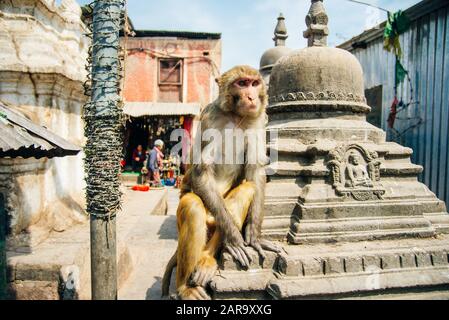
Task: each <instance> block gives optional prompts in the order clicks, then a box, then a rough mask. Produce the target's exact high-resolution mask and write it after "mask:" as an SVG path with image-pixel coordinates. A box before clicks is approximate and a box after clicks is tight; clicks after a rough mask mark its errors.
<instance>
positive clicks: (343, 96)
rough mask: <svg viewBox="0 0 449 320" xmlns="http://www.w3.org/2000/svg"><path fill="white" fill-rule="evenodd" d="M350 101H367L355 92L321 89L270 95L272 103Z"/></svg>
mask: <svg viewBox="0 0 449 320" xmlns="http://www.w3.org/2000/svg"><path fill="white" fill-rule="evenodd" d="M328 100H336V101H350V102H361V103H366V99H365V97H364V96H360V95H356V94H354V93H344V92H338V93H336V92H332V91H327V92H323V91H320V92H318V93H315V92H289V93H284V94H279V95H277V96H271V97H270V103H271V104H272V103H277V102H286V101H328Z"/></svg>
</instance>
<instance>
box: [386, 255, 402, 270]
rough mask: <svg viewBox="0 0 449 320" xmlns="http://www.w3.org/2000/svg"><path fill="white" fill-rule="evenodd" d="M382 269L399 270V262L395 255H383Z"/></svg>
mask: <svg viewBox="0 0 449 320" xmlns="http://www.w3.org/2000/svg"><path fill="white" fill-rule="evenodd" d="M381 263H382V269H384V270H388V269H400V268H401V261H400V259H399V256H398V255H397V254H384V255H382V256H381Z"/></svg>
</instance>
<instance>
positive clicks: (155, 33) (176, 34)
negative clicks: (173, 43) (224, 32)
mask: <svg viewBox="0 0 449 320" xmlns="http://www.w3.org/2000/svg"><path fill="white" fill-rule="evenodd" d="M134 32H135V37H173V38H186V39H205V40H207V39H214V40H218V39H221V33H211V32H192V31H176V30H174V31H171V30H134Z"/></svg>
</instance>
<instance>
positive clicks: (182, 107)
mask: <svg viewBox="0 0 449 320" xmlns="http://www.w3.org/2000/svg"><path fill="white" fill-rule="evenodd" d="M200 112H201V107H200V105H199V104H198V103H162V102H125V106H124V108H123V113H125V114H127V115H130V116H132V117H141V116H171V115H173V116H181V115H193V116H196V115H199V114H200Z"/></svg>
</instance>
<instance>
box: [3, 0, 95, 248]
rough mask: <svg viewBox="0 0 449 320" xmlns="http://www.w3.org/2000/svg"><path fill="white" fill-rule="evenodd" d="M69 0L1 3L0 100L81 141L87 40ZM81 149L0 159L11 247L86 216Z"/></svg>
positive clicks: (32, 242) (77, 9)
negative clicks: (46, 156)
mask: <svg viewBox="0 0 449 320" xmlns="http://www.w3.org/2000/svg"><path fill="white" fill-rule="evenodd" d="M80 15H81V9H80V7H79V5H78V4H77V3H76V1H75V0H62V1H61V4H60V5H59V6H57V5H56V3H55V1H54V0H2V1H1V2H0V29H1V30H2V32H1V33H0V48H2V50H1V51H0V100H1V101H3V102H5V103H7V104H8V105H10V106H11V107H12V108H14V109H16V110H18V111H20V112H22V113H23V114H25V115H26V116H27V117H29V118H30V119H31V120H33V121H34V122H35V123H37V124H40V125H42V126H45V127H46V128H48V129H49V130H50V131H52V132H54V133H56V134H58V135H60V136H61V137H63V138H65V139H67V140H69V141H71V142H73V143H75V144H77V145H80V146H83V145H84V135H83V122H82V119H81V112H82V106H83V104H84V103H85V101H86V97H85V96H84V94H83V82H84V81H85V79H86V71H85V68H84V65H85V63H86V62H85V61H86V57H87V54H88V53H87V52H88V46H89V38H88V37H86V36H85V35H84V34H85V33H87V28H86V26H85V25H84V24H83V23H82V22H81V19H80ZM82 159H83V154H82V153H80V154H79V155H77V156H73V157H65V158H55V159H39V160H37V159H34V158H31V159H0V191H1V192H4V193H5V195H6V207H7V211H8V217H9V222H10V236H9V246H10V249H12V248H14V247H32V246H34V245H36V244H38V243H40V242H41V241H43V240H44V239H46V238H47V237H48V235H49V233H50V232H51V231H58V232H60V231H64V230H66V229H67V228H69V227H70V226H71V225H73V224H75V223H80V222H83V221H85V220H86V216H85V211H84V208H85V200H84V190H83V188H84V179H83V177H84V171H83V160H82Z"/></svg>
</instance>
